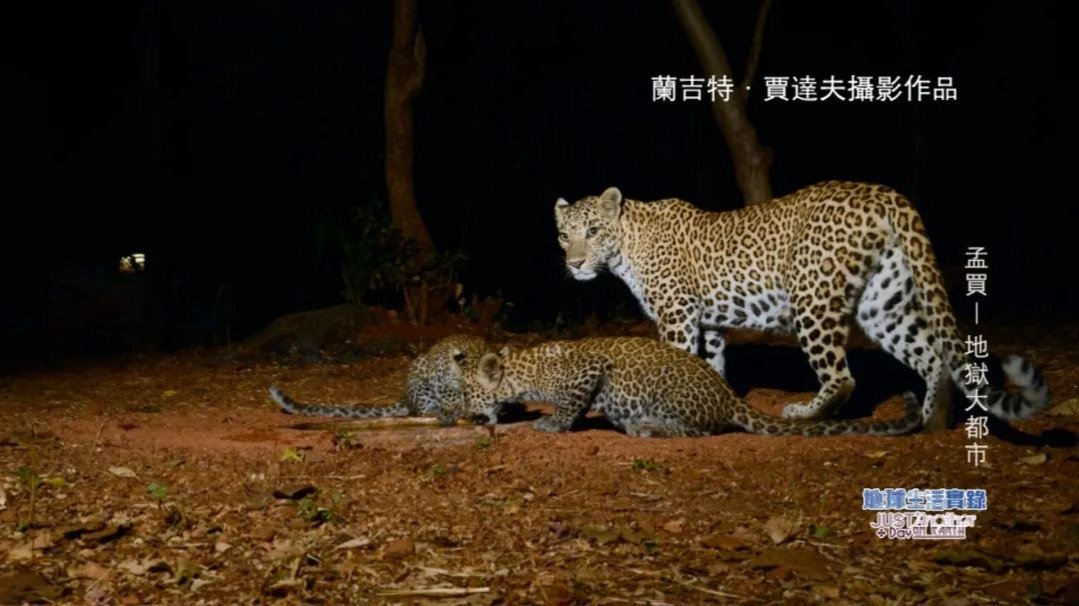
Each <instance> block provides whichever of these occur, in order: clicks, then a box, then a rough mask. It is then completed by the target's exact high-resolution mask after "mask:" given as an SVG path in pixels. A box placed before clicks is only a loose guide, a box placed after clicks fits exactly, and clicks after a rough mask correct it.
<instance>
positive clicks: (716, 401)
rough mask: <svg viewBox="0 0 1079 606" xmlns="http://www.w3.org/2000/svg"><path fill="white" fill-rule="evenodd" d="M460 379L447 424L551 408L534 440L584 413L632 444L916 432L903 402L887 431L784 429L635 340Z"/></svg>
mask: <svg viewBox="0 0 1079 606" xmlns="http://www.w3.org/2000/svg"><path fill="white" fill-rule="evenodd" d="M454 376H457V377H462V378H463V382H462V386H461V391H462V392H463V394H464V402H465V405H466V409H464V410H460V409H456V408H452V406H456V405H457V403H454V404H451V410H448V411H445V412H443V414H444V415H447V416H465V417H469V416H470V417H483V418H487V419H488V420H489V422H491V423H494V422H495V420H496V419H497V415H498V411H499V408H500V406H501V405H502V404H505V403H510V402H520V401H522V400H535V401H544V402H551V403H553V404H554V405H555V413H554V414H553V415H550V416H546V417H543V418H541V419H539V420H538V421H536V423H535V427H536V428H537V429H540V430H543V431H551V432H561V431H568V430H569V429H570V428H571V427H572V426H573V424H574V423H575V422H576V421H577V420H578V419H579V418H581V417H582V416H583V415H584V414H585V412H587V411H589V410H593V411H596V412H601V413H603V414H604V415H605V416H606V417H607V419H609V420H610V421H611V423H613V424H614V425H615V426H617V427H619V428H621V429H623V430H624V431H625V432H626V433H627V434H629V435H633V436H652V437H675V436H701V435H709V434H715V433H719V432H721V431H724V430H725V429H730V428H740V429H744V430H746V431H749V432H753V433H759V434H768V435H782V434H796V435H807V436H821V435H834V434H842V433H853V434H870V435H896V434H902V433H906V432H909V431H911V430H913V429H915V428H917V427H918V425H919V423H920V414H919V411H918V402H917V400H915V399H914V397H913V395H910V394H908V396H907V412H906V414H905V415H904V416H903V418H901V419H898V420H895V421H884V422H867V421H860V420H854V421H847V420H827V421H806V420H788V419H781V418H778V417H773V416H770V415H767V414H764V413H762V412H760V411H758V410H756V409H754V408H752V407H751V406H749V405H748V404H746V403H745V402H743V401H742V400H740V399H739V398H738V397H737V396H735V395H734V392H733V391H731V388H730V387H729V386H728V385H727V383H726V381H724V380H723V378H722V377H720V376H719V375H718V374H716V372H715V371H713V370H712V368H711V367H709V366H708V364H707V363H706V362H705V361H704V360H702V359H700V358H698V357H696V356H694V355H691V354H689V353H686V352H685V351H682V350H681V349H677V348H675V347H672V346H670V345H668V344H666V343H663V342H660V341H655V340H652V339H645V338H641V337H608V338H593V339H582V340H578V341H552V342H547V343H542V344H540V345H537V346H535V347H531V348H528V349H524V350H520V351H513V352H509V351H507V350H503V351H502V352H500V353H497V354H496V353H493V352H488V353H485V354H484V355H483V356H482V357H481V358H480V359H479V361H478V363H477V364H476V366H475V368H474V369H473V370H471V371H466V370H462V372H461V373H459V374H458V373H454Z"/></svg>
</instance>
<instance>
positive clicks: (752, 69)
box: [741, 0, 772, 99]
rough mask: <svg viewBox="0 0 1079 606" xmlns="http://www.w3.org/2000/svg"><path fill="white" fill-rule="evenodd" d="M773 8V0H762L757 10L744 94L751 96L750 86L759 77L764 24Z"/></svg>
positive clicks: (743, 86) (744, 75)
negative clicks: (758, 66) (758, 70)
mask: <svg viewBox="0 0 1079 606" xmlns="http://www.w3.org/2000/svg"><path fill="white" fill-rule="evenodd" d="M771 8H772V0H761V7H760V10H758V11H757V24H756V25H755V26H754V27H753V41H752V42H751V43H750V44H749V57H747V58H746V70H745V72H743V75H742V86H741V90H742V94H743V95H744V96H745V98H746V99H748V98H749V90H750V87H751V86H753V79H754V78H756V77H757V65H758V64H759V63H760V59H761V46H762V45H763V44H764V26H765V24H766V23H767V22H768V12H769V11H770V10H771Z"/></svg>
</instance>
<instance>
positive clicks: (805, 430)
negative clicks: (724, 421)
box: [734, 392, 922, 436]
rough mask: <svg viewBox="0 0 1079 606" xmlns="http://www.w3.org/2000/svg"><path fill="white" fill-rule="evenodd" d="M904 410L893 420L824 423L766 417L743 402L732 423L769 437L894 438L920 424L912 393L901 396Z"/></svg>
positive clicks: (916, 399) (826, 421)
mask: <svg viewBox="0 0 1079 606" xmlns="http://www.w3.org/2000/svg"><path fill="white" fill-rule="evenodd" d="M903 402H904V404H905V405H906V410H905V412H904V413H903V416H902V417H901V418H899V419H896V420H894V421H864V420H860V419H851V420H834V419H830V420H823V421H811V420H800V419H783V418H780V417H774V416H772V415H769V414H765V413H763V412H761V411H759V410H757V409H755V408H753V407H752V406H750V405H748V404H746V403H744V402H742V403H741V405H740V406H738V407H737V408H736V410H735V415H734V419H735V421H734V422H735V424H736V425H739V426H740V427H741V428H742V429H744V430H746V431H748V432H750V433H757V434H761V435H768V436H789V435H794V436H835V435H840V434H861V435H870V436H897V435H901V434H905V433H910V432H912V431H914V430H916V429H918V428H919V427H921V425H922V412H921V404H919V402H918V398H916V397H915V396H914V394H913V393H911V392H907V393H905V394H903Z"/></svg>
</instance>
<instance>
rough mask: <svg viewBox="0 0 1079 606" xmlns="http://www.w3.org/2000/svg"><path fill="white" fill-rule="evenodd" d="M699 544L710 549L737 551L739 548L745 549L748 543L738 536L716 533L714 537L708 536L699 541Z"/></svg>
mask: <svg viewBox="0 0 1079 606" xmlns="http://www.w3.org/2000/svg"><path fill="white" fill-rule="evenodd" d="M701 545H704V546H705V547H708V548H710V549H728V550H732V551H737V550H739V549H747V548H748V547H749V543H747V542H746V541H744V540H743V539H740V538H738V537H733V536H726V535H718V536H714V537H708V538H706V539H704V540H703V541H701Z"/></svg>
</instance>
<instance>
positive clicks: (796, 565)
mask: <svg viewBox="0 0 1079 606" xmlns="http://www.w3.org/2000/svg"><path fill="white" fill-rule="evenodd" d="M750 565H751V566H752V567H753V568H769V569H770V568H776V567H782V568H789V569H791V570H793V571H794V572H795V574H798V575H799V576H802V577H805V578H807V579H809V580H811V581H824V580H827V579H830V578H831V577H832V573H831V572H830V571H829V570H828V561H827V560H825V559H824V557H823V556H821V555H820V554H819V553H817V552H816V551H812V550H809V549H802V548H790V549H787V548H773V549H769V550H767V551H765V552H764V553H762V554H761V555H759V556H757V557H756V558H754V559H753V561H752V562H750Z"/></svg>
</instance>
